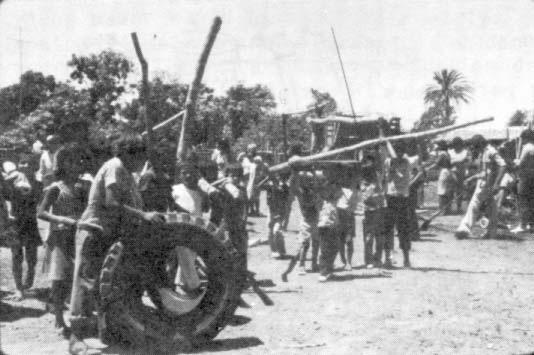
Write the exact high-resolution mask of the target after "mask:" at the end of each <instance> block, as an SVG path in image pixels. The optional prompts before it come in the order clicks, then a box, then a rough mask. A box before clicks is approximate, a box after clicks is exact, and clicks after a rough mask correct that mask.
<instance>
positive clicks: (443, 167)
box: [436, 156, 456, 215]
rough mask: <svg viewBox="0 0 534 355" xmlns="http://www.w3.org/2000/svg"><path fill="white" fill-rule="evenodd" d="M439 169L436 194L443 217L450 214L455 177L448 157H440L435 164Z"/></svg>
mask: <svg viewBox="0 0 534 355" xmlns="http://www.w3.org/2000/svg"><path fill="white" fill-rule="evenodd" d="M436 166H437V168H438V169H439V177H438V184H437V193H438V196H439V209H440V210H443V213H444V214H445V215H449V214H451V204H452V200H453V198H454V189H455V187H456V177H455V176H454V174H453V172H452V170H451V169H452V165H451V160H450V159H449V157H448V156H442V157H441V158H440V159H439V160H438V161H437V163H436Z"/></svg>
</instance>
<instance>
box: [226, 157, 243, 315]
mask: <svg viewBox="0 0 534 355" xmlns="http://www.w3.org/2000/svg"><path fill="white" fill-rule="evenodd" d="M225 175H226V179H227V180H226V181H225V183H224V185H223V186H222V189H221V190H220V192H221V198H222V201H223V203H224V206H225V208H224V213H223V225H224V228H225V229H226V230H227V231H228V236H229V237H230V240H231V241H232V243H233V245H234V247H235V248H236V250H237V258H238V260H237V264H238V268H239V276H238V277H239V280H238V283H239V286H240V287H241V289H243V290H244V289H245V288H246V287H247V278H248V258H247V252H248V233H247V196H246V191H245V189H244V188H243V187H242V186H240V181H241V179H242V178H243V168H242V167H241V165H240V164H229V165H228V166H227V167H226V169H225ZM241 304H242V305H243V304H244V303H243V301H242V300H241Z"/></svg>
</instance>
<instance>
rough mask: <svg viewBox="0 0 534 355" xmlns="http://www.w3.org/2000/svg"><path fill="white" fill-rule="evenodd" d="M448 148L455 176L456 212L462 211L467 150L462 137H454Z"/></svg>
mask: <svg viewBox="0 0 534 355" xmlns="http://www.w3.org/2000/svg"><path fill="white" fill-rule="evenodd" d="M451 148H452V149H449V156H450V157H451V164H452V172H453V173H454V175H455V177H456V186H455V189H454V195H455V196H454V197H455V198H456V212H457V213H458V214H461V213H463V210H462V202H463V200H464V197H465V195H464V190H465V188H464V180H465V177H466V174H467V163H468V161H469V151H468V150H467V149H466V148H465V143H464V141H463V139H462V138H460V137H454V139H453V140H452V142H451Z"/></svg>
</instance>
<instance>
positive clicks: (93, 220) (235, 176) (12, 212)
mask: <svg viewBox="0 0 534 355" xmlns="http://www.w3.org/2000/svg"><path fill="white" fill-rule="evenodd" d="M83 158H84V155H83V154H82V152H81V150H80V149H79V147H78V146H76V145H65V146H63V147H62V148H61V149H59V150H58V151H57V152H55V154H54V157H53V159H54V164H53V166H54V169H53V175H54V176H53V178H52V179H51V181H50V184H48V186H46V187H45V188H44V189H43V192H42V196H41V198H39V199H37V198H35V196H33V195H31V194H32V192H33V191H35V189H33V190H32V186H31V185H30V183H29V182H28V179H26V178H25V176H24V174H22V173H20V172H18V171H17V169H16V167H12V166H11V165H10V164H8V165H7V166H6V165H4V170H5V171H7V174H4V176H5V181H4V179H2V181H1V182H2V183H1V184H0V187H1V196H2V199H1V202H2V206H1V207H2V211H4V212H6V213H4V214H5V215H6V216H3V215H2V223H3V224H6V225H7V224H8V223H9V224H15V227H16V232H17V238H18V243H17V244H16V245H14V246H13V247H12V253H13V275H14V279H15V283H16V288H17V295H18V296H19V298H23V297H24V291H25V290H26V289H28V288H30V287H31V286H32V284H33V278H34V273H35V269H36V264H37V247H38V245H40V244H41V237H40V236H39V232H38V229H37V219H36V217H37V218H39V219H41V220H43V221H47V222H49V230H48V232H47V237H46V241H45V246H46V248H47V251H46V255H47V258H46V259H47V260H45V268H46V269H47V271H48V276H49V280H50V282H51V288H50V302H49V309H50V310H51V312H52V313H54V314H55V319H56V321H55V326H56V327H57V328H59V329H60V330H61V332H62V333H63V334H64V335H67V334H70V336H71V342H70V351H71V353H83V351H84V349H86V345H85V344H84V342H83V341H82V339H83V332H84V329H86V328H87V323H88V319H89V318H90V315H91V313H92V311H91V307H90V305H91V303H92V301H93V298H94V294H95V284H96V280H97V279H98V272H99V269H100V265H102V261H103V257H104V256H105V252H106V250H107V249H108V248H109V247H110V246H111V244H112V243H113V242H114V241H116V240H117V239H118V238H119V237H120V236H122V235H124V236H128V235H130V237H131V235H133V234H135V233H136V231H138V230H139V229H138V228H136V227H137V226H139V225H141V224H143V223H164V221H165V216H164V214H162V213H160V212H157V211H147V207H148V206H146V205H145V203H144V201H143V198H142V191H140V190H139V185H138V182H137V181H136V178H135V175H134V174H133V173H134V172H137V171H140V170H141V168H142V166H143V164H145V162H146V154H145V147H144V142H143V141H142V139H141V137H139V136H135V135H125V136H124V137H121V138H119V139H117V140H115V142H114V143H113V157H112V158H110V159H109V160H107V161H106V162H105V163H104V164H103V165H102V166H101V167H100V169H99V170H98V172H96V174H95V175H94V177H93V178H92V181H90V182H89V181H87V180H85V179H82V178H81V177H82V173H84V172H85V168H86V167H87V164H86V162H85V161H83ZM146 171H150V169H146ZM242 175H243V172H242V168H241V166H240V165H239V164H229V165H227V166H226V167H225V179H224V180H223V181H220V180H219V181H218V182H217V185H214V184H210V183H208V182H207V181H206V180H205V179H204V178H203V177H202V176H201V174H200V171H199V165H198V161H196V160H195V157H194V156H191V157H189V159H188V160H187V161H185V162H183V163H182V164H181V165H180V166H179V173H178V179H177V181H176V183H175V184H174V185H172V186H169V187H168V188H160V191H168V193H169V194H170V197H171V198H170V199H168V201H172V203H169V204H168V205H167V206H165V208H163V210H165V212H168V211H177V212H187V213H189V214H191V215H193V216H202V215H203V213H204V212H206V211H207V209H208V208H211V220H212V222H214V223H217V224H218V225H221V226H223V225H224V229H225V230H226V232H227V233H228V235H229V237H230V239H231V240H232V242H233V244H234V246H235V248H236V250H237V257H238V259H239V261H238V264H239V270H240V272H239V280H238V281H239V284H240V287H242V288H245V287H246V284H247V246H248V237H247V231H246V212H247V199H246V194H245V190H244V188H242V187H241V186H240V184H239V181H241V180H242ZM149 177H152V178H155V179H157V180H158V181H157V182H156V184H160V183H161V182H162V181H167V182H168V179H160V177H161V175H160V174H152V175H149ZM158 178H159V179H158ZM141 180H143V179H142V178H141ZM145 180H146V179H145ZM144 185H145V186H151V183H146V181H145V184H144ZM30 197H31V198H30ZM5 200H7V201H10V202H11V206H10V208H8V206H7V204H6V203H5ZM37 201H39V202H38V203H37V206H36V202H37ZM210 201H218V202H219V203H213V204H211V206H210V203H209V202H210ZM147 202H148V201H147ZM160 202H161V201H160ZM3 217H5V218H3ZM9 219H11V220H13V222H10V221H9ZM141 230H142V229H141ZM24 254H25V257H26V260H27V263H28V274H27V278H26V282H25V283H23V282H22V257H23V255H24ZM176 256H177V260H178V268H179V269H178V276H177V278H176V279H175V280H171V283H176V284H177V285H179V286H181V290H182V291H183V292H184V293H186V294H187V295H188V296H190V297H197V296H198V295H199V294H200V293H201V292H200V291H201V290H200V287H201V285H200V279H199V275H198V273H197V270H196V268H195V260H196V255H195V254H194V252H192V251H191V250H189V249H186V248H177V249H176ZM69 294H70V307H69V308H70V313H71V319H70V323H71V327H70V328H67V326H66V323H65V321H64V319H63V311H64V303H65V301H66V300H67V298H68V296H69Z"/></svg>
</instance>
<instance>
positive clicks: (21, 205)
mask: <svg viewBox="0 0 534 355" xmlns="http://www.w3.org/2000/svg"><path fill="white" fill-rule="evenodd" d="M3 167H4V171H5V172H6V176H5V185H4V186H5V188H6V192H7V194H6V197H7V199H8V200H9V201H10V202H11V216H12V218H13V219H14V225H15V229H16V231H17V239H18V243H17V244H16V245H13V246H12V247H11V252H12V255H13V256H12V267H13V278H14V279H15V285H16V288H17V290H16V293H15V299H16V300H22V299H23V298H24V292H25V291H26V290H27V289H29V288H31V287H32V286H33V281H34V277H35V266H36V265H37V248H38V247H39V245H41V244H42V241H41V237H40V235H39V231H38V229H37V220H36V218H35V208H36V206H35V204H36V203H35V196H34V190H33V189H32V186H31V185H30V182H29V180H28V178H27V177H26V175H24V174H23V173H22V172H20V171H18V170H17V167H16V165H15V164H14V163H12V162H4V164H3ZM24 259H26V265H27V271H26V280H25V282H24V283H23V282H22V263H23V261H24Z"/></svg>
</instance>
